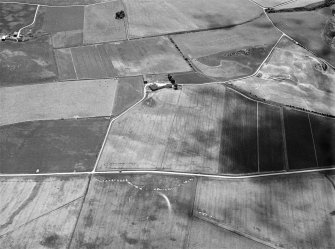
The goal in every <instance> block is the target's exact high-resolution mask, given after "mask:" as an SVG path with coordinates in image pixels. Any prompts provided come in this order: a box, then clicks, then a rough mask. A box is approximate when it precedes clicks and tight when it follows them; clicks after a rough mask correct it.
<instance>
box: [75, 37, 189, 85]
mask: <svg viewBox="0 0 335 249" xmlns="http://www.w3.org/2000/svg"><path fill="white" fill-rule="evenodd" d="M71 51H72V55H73V59H74V65H75V68H76V71H77V75H78V78H79V79H87V78H89V79H92V78H105V77H115V76H116V75H118V76H135V75H141V74H153V73H154V74H159V73H168V72H185V71H190V70H191V69H190V67H189V65H188V64H187V63H186V62H185V61H184V59H183V58H182V56H181V55H180V54H179V53H178V51H177V49H176V48H175V47H174V46H173V45H172V43H171V42H170V41H169V40H168V39H167V38H165V37H159V38H148V39H143V40H133V41H124V42H115V43H104V44H101V45H94V46H84V47H76V48H72V49H71Z"/></svg>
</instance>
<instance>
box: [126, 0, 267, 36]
mask: <svg viewBox="0 0 335 249" xmlns="http://www.w3.org/2000/svg"><path fill="white" fill-rule="evenodd" d="M124 2H125V6H126V9H127V11H128V13H129V17H128V23H129V36H130V37H145V36H150V35H157V34H166V33H174V32H180V31H187V30H199V29H206V28H215V27H225V26H227V27H228V26H234V25H238V24H241V23H244V22H248V21H249V20H252V19H253V18H256V17H257V16H259V15H260V14H261V13H262V11H261V9H260V8H257V7H256V5H254V4H252V3H251V2H249V1H246V0H237V1H236V0H226V1H225V2H222V1H219V0H209V1H207V2H204V1H201V0H196V1H191V0H185V1H178V0H169V1H143V0H141V1H136V2H134V1H131V0H125V1H124Z"/></svg>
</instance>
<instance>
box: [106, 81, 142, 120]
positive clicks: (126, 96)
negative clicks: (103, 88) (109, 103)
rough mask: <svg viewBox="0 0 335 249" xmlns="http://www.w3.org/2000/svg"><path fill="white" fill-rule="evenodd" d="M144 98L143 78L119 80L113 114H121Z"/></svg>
mask: <svg viewBox="0 0 335 249" xmlns="http://www.w3.org/2000/svg"><path fill="white" fill-rule="evenodd" d="M143 97H144V84H143V78H142V77H140V76H136V77H126V78H119V80H118V84H117V90H116V94H115V101H114V106H113V112H112V114H113V115H119V114H121V113H122V112H124V111H125V110H127V109H128V108H129V107H131V106H132V105H134V104H135V103H136V102H138V101H140V100H141V99H142V98H143Z"/></svg>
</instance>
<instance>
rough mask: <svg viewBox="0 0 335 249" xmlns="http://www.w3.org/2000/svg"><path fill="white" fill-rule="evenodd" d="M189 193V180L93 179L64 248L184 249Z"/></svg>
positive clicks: (191, 184) (192, 181) (191, 191)
mask: <svg viewBox="0 0 335 249" xmlns="http://www.w3.org/2000/svg"><path fill="white" fill-rule="evenodd" d="M167 189H168V190H167ZM194 190H195V179H194V178H186V177H167V176H154V175H138V176H133V175H101V176H95V177H93V178H92V180H91V185H90V188H89V190H88V193H87V196H86V199H85V203H84V206H83V208H82V212H81V215H80V217H79V220H78V224H77V227H76V230H75V232H74V236H73V240H72V244H71V246H70V247H69V248H71V249H77V248H81V247H82V245H94V246H95V247H96V248H115V249H116V248H183V247H184V245H185V244H186V243H187V233H188V225H189V223H190V220H191V219H190V216H191V214H192V207H193V206H192V204H193V200H194V194H195V193H194Z"/></svg>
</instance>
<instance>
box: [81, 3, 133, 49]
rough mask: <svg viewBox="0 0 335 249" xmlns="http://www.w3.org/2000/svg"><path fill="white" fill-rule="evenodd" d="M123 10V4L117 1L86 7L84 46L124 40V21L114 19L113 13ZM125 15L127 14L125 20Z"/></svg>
mask: <svg viewBox="0 0 335 249" xmlns="http://www.w3.org/2000/svg"><path fill="white" fill-rule="evenodd" d="M123 9H124V7H123V4H122V2H121V1H119V0H117V1H112V2H109V3H103V4H97V5H89V6H86V7H85V20H84V44H91V43H98V42H107V41H118V40H125V39H126V27H125V25H126V24H125V20H126V19H121V20H117V19H115V13H116V12H118V11H121V10H123ZM127 15H128V13H127V14H126V18H127Z"/></svg>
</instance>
